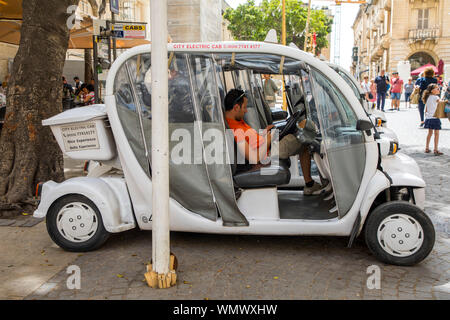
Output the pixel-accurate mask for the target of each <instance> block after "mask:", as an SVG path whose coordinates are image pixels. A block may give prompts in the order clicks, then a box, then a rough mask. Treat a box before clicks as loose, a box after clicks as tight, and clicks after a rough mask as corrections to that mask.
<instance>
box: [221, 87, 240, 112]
mask: <svg viewBox="0 0 450 320" xmlns="http://www.w3.org/2000/svg"><path fill="white" fill-rule="evenodd" d="M244 97H245V92H244V91H242V90H239V89H231V90H230V91H228V93H227V95H226V96H225V110H226V111H230V110H232V109H233V107H234V105H235V104H236V103H237V104H239V105H240V106H242V103H243V102H244Z"/></svg>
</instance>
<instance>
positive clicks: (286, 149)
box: [225, 89, 322, 195]
mask: <svg viewBox="0 0 450 320" xmlns="http://www.w3.org/2000/svg"><path fill="white" fill-rule="evenodd" d="M246 113H247V97H246V96H245V92H244V91H242V90H238V89H231V90H230V91H229V92H228V93H227V95H226V96H225V117H226V121H227V123H228V126H229V127H230V129H232V130H233V133H234V137H235V139H236V142H237V146H238V150H239V151H240V152H241V153H242V154H243V155H245V159H247V160H248V161H249V162H250V163H251V164H257V163H261V160H264V159H265V158H266V157H267V153H268V150H270V147H271V143H272V136H271V133H270V130H271V129H272V128H273V127H274V125H269V126H267V128H265V129H264V131H263V132H262V134H258V133H257V132H256V130H255V129H253V128H252V127H250V126H249V125H248V124H247V123H245V121H244V115H245V114H246ZM297 154H299V155H300V164H301V167H302V172H303V177H304V178H305V184H306V185H305V188H304V189H303V194H304V195H317V194H320V192H321V191H322V186H321V185H320V184H318V183H316V182H315V181H314V180H313V179H312V177H311V155H310V154H309V152H308V150H307V149H306V148H305V146H303V145H302V144H301V143H300V142H299V141H298V140H297V138H296V137H295V136H294V135H293V134H288V135H287V136H285V137H283V139H281V140H280V142H279V157H280V159H288V158H289V157H290V156H293V155H297Z"/></svg>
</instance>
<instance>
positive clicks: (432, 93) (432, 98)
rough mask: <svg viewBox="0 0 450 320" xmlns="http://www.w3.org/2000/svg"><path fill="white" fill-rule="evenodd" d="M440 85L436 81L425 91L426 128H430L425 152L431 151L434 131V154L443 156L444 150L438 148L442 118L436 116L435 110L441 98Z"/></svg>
mask: <svg viewBox="0 0 450 320" xmlns="http://www.w3.org/2000/svg"><path fill="white" fill-rule="evenodd" d="M439 93H440V90H439V86H438V85H437V84H435V83H432V84H429V85H428V87H427V89H426V90H425V91H424V92H423V99H422V100H423V103H424V104H425V124H424V128H425V129H428V136H427V143H426V147H425V153H430V148H429V147H430V140H431V136H432V135H433V133H434V155H435V156H441V155H443V153H442V152H440V151H439V149H438V144H439V130H441V120H440V119H439V118H436V117H435V112H436V109H437V107H438V102H439V101H440V100H439Z"/></svg>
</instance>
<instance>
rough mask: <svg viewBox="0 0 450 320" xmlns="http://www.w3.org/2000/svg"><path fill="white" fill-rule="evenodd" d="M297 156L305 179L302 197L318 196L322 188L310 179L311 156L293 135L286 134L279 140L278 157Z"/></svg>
mask: <svg viewBox="0 0 450 320" xmlns="http://www.w3.org/2000/svg"><path fill="white" fill-rule="evenodd" d="M297 154H298V155H299V158H300V165H301V167H302V173H303V178H304V179H305V188H304V189H303V194H304V195H314V194H319V193H320V190H321V189H322V186H321V185H320V184H318V183H316V182H315V181H314V180H313V179H312V177H311V154H310V153H309V151H308V149H307V148H306V146H304V145H302V144H301V143H300V142H299V141H298V140H297V138H296V137H295V136H294V135H293V134H288V135H287V136H285V137H284V138H283V139H281V140H280V144H279V157H280V159H287V158H289V157H290V156H294V155H297Z"/></svg>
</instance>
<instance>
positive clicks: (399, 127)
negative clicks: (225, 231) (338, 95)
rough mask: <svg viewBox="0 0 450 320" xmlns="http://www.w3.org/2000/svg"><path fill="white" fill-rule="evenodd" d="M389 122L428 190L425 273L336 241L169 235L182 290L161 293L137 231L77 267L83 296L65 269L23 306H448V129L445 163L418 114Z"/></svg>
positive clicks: (449, 129) (144, 238)
mask: <svg viewBox="0 0 450 320" xmlns="http://www.w3.org/2000/svg"><path fill="white" fill-rule="evenodd" d="M386 115H387V118H388V126H389V127H391V128H393V129H394V130H395V131H396V132H397V134H398V136H399V139H400V147H401V148H402V150H401V151H402V152H405V153H407V154H409V155H410V156H412V157H413V158H415V159H416V161H417V162H418V163H419V165H420V167H421V168H422V172H423V175H424V178H425V180H426V182H427V194H426V195H427V201H426V212H427V213H429V214H430V216H431V217H432V220H433V222H434V224H435V226H436V230H437V237H436V244H435V247H434V249H433V251H432V253H431V254H430V256H429V257H428V258H427V259H426V260H424V261H423V262H422V263H420V264H418V265H416V266H414V267H396V266H390V265H385V264H383V263H380V262H379V261H377V260H376V259H375V258H374V257H373V256H372V255H371V253H370V252H369V250H368V248H367V247H366V245H365V243H364V240H363V239H362V238H361V237H360V238H358V239H357V241H356V243H355V244H354V245H353V247H352V248H350V249H348V248H346V245H347V241H348V239H347V238H338V237H269V236H223V235H206V234H189V233H171V250H172V252H173V253H174V254H175V255H176V256H177V258H178V262H179V268H178V271H177V275H178V281H177V285H176V286H175V287H173V288H170V289H166V290H155V289H151V288H149V287H148V286H147V284H146V282H145V280H144V273H145V264H146V262H147V261H148V260H149V259H150V257H151V248H152V243H151V241H152V236H151V232H143V231H138V230H132V231H129V232H126V233H123V234H118V235H113V236H111V238H110V239H109V240H108V241H107V243H106V244H105V245H104V246H103V247H102V248H100V249H99V250H97V251H95V252H89V253H85V254H80V255H78V256H77V258H76V259H75V260H74V261H73V262H72V263H71V264H72V265H77V266H79V267H80V269H81V289H80V290H69V289H67V286H66V280H67V277H68V276H69V275H68V274H67V273H66V269H62V270H61V271H60V272H59V273H57V274H56V275H55V276H54V277H53V278H51V279H50V280H49V281H48V282H46V283H45V284H43V285H42V286H41V287H40V288H39V289H37V290H36V291H34V292H33V293H32V294H31V295H29V296H28V297H27V298H26V299H450V270H449V269H450V239H448V235H449V217H450V197H449V196H448V195H449V194H450V184H449V183H450V166H449V165H448V162H449V160H450V122H449V121H448V120H446V119H442V123H443V130H442V131H441V144H440V146H441V147H440V149H441V150H442V151H443V152H444V153H445V155H444V156H441V157H436V156H433V155H428V154H427V155H426V154H425V153H423V150H424V144H425V136H426V131H427V130H423V129H419V128H418V120H417V119H418V113H417V110H416V109H411V110H403V111H400V112H396V113H394V112H387V113H386ZM45 236H46V235H45ZM372 265H376V266H378V267H379V268H380V270H381V288H380V289H372V290H370V289H368V288H367V279H368V277H369V276H370V274H368V273H367V268H368V267H369V266H372Z"/></svg>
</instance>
